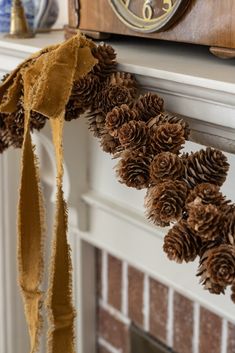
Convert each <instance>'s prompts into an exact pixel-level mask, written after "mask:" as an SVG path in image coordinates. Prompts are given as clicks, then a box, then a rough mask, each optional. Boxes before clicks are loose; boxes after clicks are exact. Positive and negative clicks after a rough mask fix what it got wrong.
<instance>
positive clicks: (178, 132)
mask: <svg viewBox="0 0 235 353" xmlns="http://www.w3.org/2000/svg"><path fill="white" fill-rule="evenodd" d="M151 138H152V145H153V147H154V146H156V147H155V150H156V152H157V151H159V150H160V151H161V152H167V151H169V152H171V153H176V154H178V153H179V151H180V149H181V148H182V145H183V144H184V142H185V139H184V130H183V128H182V126H181V125H180V124H168V123H166V124H163V125H160V126H159V127H158V128H157V129H156V131H154V133H153V135H151Z"/></svg>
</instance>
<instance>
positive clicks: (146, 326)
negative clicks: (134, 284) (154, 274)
mask: <svg viewBox="0 0 235 353" xmlns="http://www.w3.org/2000/svg"><path fill="white" fill-rule="evenodd" d="M149 295H150V293H149V276H148V275H147V274H145V275H144V293H143V298H144V305H143V314H144V330H145V331H146V332H148V331H149Z"/></svg>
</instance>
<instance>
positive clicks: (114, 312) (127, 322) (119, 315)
mask: <svg viewBox="0 0 235 353" xmlns="http://www.w3.org/2000/svg"><path fill="white" fill-rule="evenodd" d="M99 305H100V307H101V308H103V309H105V310H106V311H107V312H108V313H109V314H110V315H112V316H113V317H114V318H115V319H117V320H118V321H120V322H122V323H123V324H125V325H130V322H131V321H130V319H129V318H128V317H126V316H124V315H123V314H122V313H121V312H120V311H118V310H117V309H115V308H114V307H112V306H111V305H109V304H107V303H105V302H104V301H103V300H99Z"/></svg>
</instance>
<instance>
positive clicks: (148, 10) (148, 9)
mask: <svg viewBox="0 0 235 353" xmlns="http://www.w3.org/2000/svg"><path fill="white" fill-rule="evenodd" d="M152 17H153V8H152V6H151V4H150V0H146V1H145V3H144V5H143V18H144V19H145V20H151V18H152Z"/></svg>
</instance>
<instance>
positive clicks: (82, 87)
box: [70, 74, 100, 109]
mask: <svg viewBox="0 0 235 353" xmlns="http://www.w3.org/2000/svg"><path fill="white" fill-rule="evenodd" d="M99 90H100V80H99V77H98V76H95V75H94V74H88V75H86V76H85V77H82V78H81V79H80V80H78V81H75V82H74V84H73V89H72V92H71V96H70V100H72V101H74V102H76V104H75V105H76V107H77V108H79V107H80V108H83V109H88V108H90V107H92V106H93V102H94V101H95V100H96V97H97V95H98V92H99Z"/></svg>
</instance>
